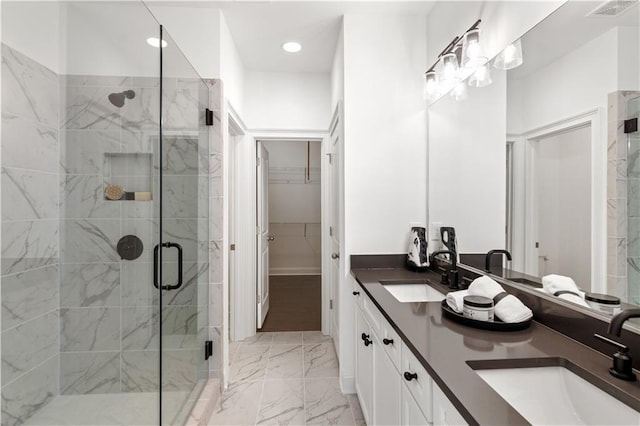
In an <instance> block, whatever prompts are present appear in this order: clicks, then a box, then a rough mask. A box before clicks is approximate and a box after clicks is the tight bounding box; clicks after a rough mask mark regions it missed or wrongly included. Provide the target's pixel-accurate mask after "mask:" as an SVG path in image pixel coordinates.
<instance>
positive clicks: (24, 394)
mask: <svg viewBox="0 0 640 426" xmlns="http://www.w3.org/2000/svg"><path fill="white" fill-rule="evenodd" d="M59 97H60V96H59V78H58V75H57V74H56V73H54V72H53V71H51V70H49V69H47V68H46V67H44V66H42V65H41V64H39V63H37V62H35V61H33V60H31V59H29V58H27V57H26V56H24V55H22V54H21V53H20V52H18V51H16V50H13V49H11V48H10V47H8V46H6V45H4V44H3V45H2V265H1V268H2V288H1V299H2V313H1V318H2V319H1V324H2V375H1V376H2V424H3V425H5V424H6V425H14V424H20V423H22V421H23V420H24V419H26V418H28V417H29V416H30V415H31V414H32V413H33V412H35V411H37V410H38V409H40V408H41V407H42V406H44V405H46V404H47V403H48V402H49V401H50V400H51V399H52V398H54V397H55V396H56V395H57V394H58V366H59V337H58V336H59V325H58V324H59V322H58V315H59V313H58V298H59V286H58V282H59V281H58V271H59V245H58V237H59V234H60V231H59V217H58V215H59V191H58V179H59V178H58V176H59V171H58V162H59V160H58V150H59V132H58V120H59V105H60V102H59Z"/></svg>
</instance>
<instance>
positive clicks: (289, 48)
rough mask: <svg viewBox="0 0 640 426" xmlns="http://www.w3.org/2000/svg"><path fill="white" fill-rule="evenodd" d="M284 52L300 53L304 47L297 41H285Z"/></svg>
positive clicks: (283, 44)
mask: <svg viewBox="0 0 640 426" xmlns="http://www.w3.org/2000/svg"><path fill="white" fill-rule="evenodd" d="M282 50H284V51H285V52H287V53H298V52H299V51H301V50H302V45H301V44H300V43H298V42H297V41H285V42H284V43H282Z"/></svg>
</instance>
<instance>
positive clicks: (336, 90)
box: [331, 25, 344, 114]
mask: <svg viewBox="0 0 640 426" xmlns="http://www.w3.org/2000/svg"><path fill="white" fill-rule="evenodd" d="M343 99H344V27H343V26H342V25H341V26H340V36H339V37H338V42H337V44H336V51H335V54H334V56H333V64H332V65H331V113H332V114H333V112H334V111H335V109H336V106H337V105H338V102H340V101H342V100H343Z"/></svg>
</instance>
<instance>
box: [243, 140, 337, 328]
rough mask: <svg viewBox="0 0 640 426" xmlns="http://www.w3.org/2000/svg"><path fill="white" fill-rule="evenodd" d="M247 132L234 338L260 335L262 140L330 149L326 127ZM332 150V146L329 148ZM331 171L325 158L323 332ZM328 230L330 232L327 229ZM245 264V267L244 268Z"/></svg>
mask: <svg viewBox="0 0 640 426" xmlns="http://www.w3.org/2000/svg"><path fill="white" fill-rule="evenodd" d="M246 133H247V135H246V137H245V138H244V140H243V141H242V143H241V144H240V145H239V146H238V156H237V157H236V165H237V167H236V170H235V176H236V185H237V186H236V190H237V191H238V197H237V210H236V212H237V214H236V221H235V222H236V230H237V232H236V241H237V243H236V269H237V271H236V278H237V279H236V283H235V289H234V290H233V291H234V294H235V295H236V297H235V298H234V300H233V306H231V310H232V312H231V317H232V318H233V319H234V320H233V321H232V325H231V326H232V331H231V336H232V339H233V340H234V341H238V340H244V339H246V338H247V337H251V336H253V335H255V334H256V321H257V320H256V300H257V299H256V274H257V255H256V251H257V241H256V223H257V210H256V209H257V202H256V191H257V185H256V179H255V166H256V152H257V142H258V141H269V140H292V141H299V140H304V141H307V140H309V141H314V142H320V143H321V144H322V148H321V152H322V153H323V154H324V153H326V152H328V151H327V145H328V144H330V141H329V134H328V132H327V131H326V130H247V131H246ZM329 149H330V148H329ZM327 173H328V170H327V168H326V164H325V161H324V160H323V161H321V170H320V185H321V189H320V197H321V202H320V203H321V209H322V211H321V220H322V240H321V241H322V255H321V256H322V260H321V265H322V284H321V289H322V290H321V291H322V298H321V300H322V309H321V312H322V332H323V333H325V334H327V333H328V332H329V323H328V321H329V291H330V289H329V285H330V281H329V276H328V275H327V274H329V273H330V270H328V269H327V267H328V266H330V263H329V262H328V261H327V259H329V256H330V253H328V252H327V249H330V247H329V248H328V247H327V244H328V241H327V240H326V236H325V234H327V233H326V232H324V231H325V227H326V228H327V229H328V223H329V211H328V207H329V206H328V205H327V204H326V201H327V194H326V192H327V184H328V181H327V177H328V176H327ZM327 232H328V231H327ZM240 265H242V267H240Z"/></svg>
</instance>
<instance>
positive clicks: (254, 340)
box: [242, 333, 273, 345]
mask: <svg viewBox="0 0 640 426" xmlns="http://www.w3.org/2000/svg"><path fill="white" fill-rule="evenodd" d="M272 341H273V333H256V334H255V335H254V336H251V337H247V338H246V339H244V340H243V341H242V344H243V345H270V344H271V342H272Z"/></svg>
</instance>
